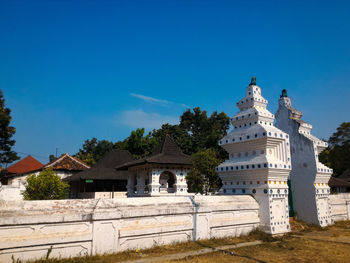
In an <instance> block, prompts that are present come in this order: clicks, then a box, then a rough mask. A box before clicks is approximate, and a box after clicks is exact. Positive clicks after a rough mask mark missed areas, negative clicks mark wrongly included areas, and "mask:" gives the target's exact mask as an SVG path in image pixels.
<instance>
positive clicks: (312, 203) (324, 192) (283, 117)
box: [276, 90, 333, 226]
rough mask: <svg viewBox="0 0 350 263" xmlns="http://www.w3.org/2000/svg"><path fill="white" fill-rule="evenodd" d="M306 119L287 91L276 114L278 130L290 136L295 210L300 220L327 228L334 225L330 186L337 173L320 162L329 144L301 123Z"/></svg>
mask: <svg viewBox="0 0 350 263" xmlns="http://www.w3.org/2000/svg"><path fill="white" fill-rule="evenodd" d="M302 115H303V113H302V112H301V111H298V110H296V109H295V108H293V107H292V104H291V99H290V98H289V97H288V96H287V91H286V90H283V91H282V95H281V97H280V99H279V107H278V111H277V113H276V127H278V128H280V129H281V130H283V131H284V132H287V133H288V134H289V135H290V143H291V156H292V165H293V169H292V172H291V174H290V180H291V187H292V195H293V207H294V210H295V211H296V212H297V214H298V217H299V218H300V219H302V220H304V221H306V222H308V223H312V224H317V225H320V226H326V225H329V224H331V223H333V219H331V206H330V203H329V194H330V188H329V186H328V181H329V179H330V177H331V174H332V172H333V171H332V169H330V168H329V167H327V166H325V165H323V164H322V163H321V162H319V160H318V155H319V153H321V152H322V151H323V150H324V149H325V148H326V147H327V146H328V144H327V143H326V142H324V141H322V140H320V139H318V138H316V137H315V136H313V135H312V134H311V129H312V125H311V124H308V123H306V122H304V121H302V120H300V118H301V117H302Z"/></svg>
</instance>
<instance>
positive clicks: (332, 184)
mask: <svg viewBox="0 0 350 263" xmlns="http://www.w3.org/2000/svg"><path fill="white" fill-rule="evenodd" d="M328 185H329V186H330V187H340V186H344V187H350V183H349V182H347V181H345V180H343V179H339V178H335V177H333V176H331V178H330V179H329V182H328Z"/></svg>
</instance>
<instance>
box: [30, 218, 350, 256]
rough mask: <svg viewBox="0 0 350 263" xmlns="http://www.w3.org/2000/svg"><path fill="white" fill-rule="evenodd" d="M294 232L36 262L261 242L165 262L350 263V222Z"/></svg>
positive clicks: (258, 233)
mask: <svg viewBox="0 0 350 263" xmlns="http://www.w3.org/2000/svg"><path fill="white" fill-rule="evenodd" d="M292 229H293V232H292V233H290V234H288V235H285V236H282V237H272V236H270V235H268V234H265V233H263V232H261V231H254V232H253V233H251V234H250V235H248V236H244V237H237V238H226V239H211V240H202V241H200V242H187V243H181V244H173V245H167V246H161V247H154V248H151V249H148V250H141V251H126V252H122V253H118V254H112V255H100V256H89V257H79V258H71V259H61V260H59V259H49V260H37V261H34V262H35V263H41V262H46V263H47V262H51V263H56V262H57V263H82V262H87V263H90V262H97V263H111V262H121V261H125V260H132V259H140V258H147V257H157V256H162V255H163V256H164V259H166V255H167V254H174V253H181V252H186V251H191V250H199V249H202V248H207V247H218V246H223V245H233V244H237V243H241V242H247V241H253V240H262V241H264V242H266V243H264V244H263V245H259V246H254V247H243V248H239V249H235V250H234V251H233V254H234V256H231V255H230V251H221V252H216V253H210V254H206V255H203V256H196V257H188V258H185V259H182V260H176V261H165V260H163V261H162V262H203V263H204V262H208V263H209V262H260V263H263V262H278V263H283V262H313V261H317V262H318V263H320V262H350V221H346V222H339V223H337V224H335V225H334V226H331V227H327V228H324V229H322V228H320V227H317V226H310V225H307V224H305V223H303V222H296V221H294V222H292Z"/></svg>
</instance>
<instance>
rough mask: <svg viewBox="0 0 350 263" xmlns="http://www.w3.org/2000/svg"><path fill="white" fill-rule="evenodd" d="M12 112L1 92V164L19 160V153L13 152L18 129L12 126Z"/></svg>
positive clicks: (0, 91)
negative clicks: (14, 136) (14, 138)
mask: <svg viewBox="0 0 350 263" xmlns="http://www.w3.org/2000/svg"><path fill="white" fill-rule="evenodd" d="M10 113H11V110H10V109H9V108H6V107H5V98H4V96H3V93H2V90H0V164H5V165H6V164H8V163H12V162H13V161H16V160H18V159H19V157H18V156H17V153H16V152H14V151H12V146H14V145H15V142H16V141H15V140H13V139H11V138H12V136H13V135H14V134H15V132H16V129H15V128H14V127H12V126H10V123H11V115H10Z"/></svg>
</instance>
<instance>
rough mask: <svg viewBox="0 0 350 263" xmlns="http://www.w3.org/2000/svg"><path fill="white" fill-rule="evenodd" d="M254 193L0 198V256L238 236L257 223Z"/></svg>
mask: <svg viewBox="0 0 350 263" xmlns="http://www.w3.org/2000/svg"><path fill="white" fill-rule="evenodd" d="M259 223H260V220H259V205H258V203H257V202H256V201H255V200H254V199H253V197H251V196H195V197H158V198H157V197H148V198H120V199H90V200H89V199H88V200H59V201H7V202H4V201H3V202H1V203H0V262H11V256H12V255H14V257H15V258H16V259H17V258H19V259H21V260H24V261H25V260H29V259H35V258H41V257H45V255H46V253H47V251H48V249H49V248H50V247H51V246H52V247H53V249H52V252H51V254H50V257H62V258H64V257H73V256H84V255H95V254H104V253H116V252H120V251H125V250H129V249H136V248H139V249H141V248H149V247H152V246H154V245H161V244H169V243H173V242H185V241H188V240H198V239H208V238H218V237H225V236H239V235H242V234H246V233H248V232H250V231H251V230H253V229H254V228H256V227H258V226H259Z"/></svg>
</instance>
